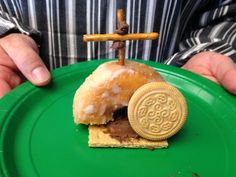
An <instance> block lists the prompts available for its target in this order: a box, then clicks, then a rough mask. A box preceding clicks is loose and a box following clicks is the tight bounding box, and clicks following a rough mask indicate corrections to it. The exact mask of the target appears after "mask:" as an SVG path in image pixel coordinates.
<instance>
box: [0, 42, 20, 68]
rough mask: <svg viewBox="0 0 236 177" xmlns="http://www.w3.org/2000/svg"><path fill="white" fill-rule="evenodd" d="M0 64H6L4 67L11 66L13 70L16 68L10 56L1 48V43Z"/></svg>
mask: <svg viewBox="0 0 236 177" xmlns="http://www.w3.org/2000/svg"><path fill="white" fill-rule="evenodd" d="M0 65H1V66H6V67H8V68H11V69H13V70H15V71H16V70H17V67H16V65H15V63H14V62H13V61H12V59H11V57H9V55H8V54H7V53H6V51H5V50H4V49H3V48H2V46H1V45H0Z"/></svg>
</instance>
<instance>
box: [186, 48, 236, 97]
mask: <svg viewBox="0 0 236 177" xmlns="http://www.w3.org/2000/svg"><path fill="white" fill-rule="evenodd" d="M182 68H183V69H186V70H189V71H191V72H195V73H197V74H200V75H202V76H204V77H206V78H208V79H210V80H212V81H214V82H216V83H218V84H220V85H222V86H223V87H224V88H225V89H226V90H228V91H229V92H230V93H232V94H236V64H235V63H234V62H233V61H232V59H230V58H229V57H227V56H224V55H221V54H218V53H215V52H202V53H199V54H196V55H195V56H193V57H192V58H191V59H190V60H189V61H188V62H187V63H186V64H185V65H183V66H182Z"/></svg>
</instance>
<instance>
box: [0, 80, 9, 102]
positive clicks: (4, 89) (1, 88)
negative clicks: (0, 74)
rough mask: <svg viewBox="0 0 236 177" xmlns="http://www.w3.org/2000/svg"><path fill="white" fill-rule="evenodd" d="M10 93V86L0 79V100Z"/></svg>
mask: <svg viewBox="0 0 236 177" xmlns="http://www.w3.org/2000/svg"><path fill="white" fill-rule="evenodd" d="M10 91H11V86H10V85H9V84H8V83H7V82H6V81H5V80H3V79H0V98H2V97H3V96H4V95H5V94H7V93H8V92H10Z"/></svg>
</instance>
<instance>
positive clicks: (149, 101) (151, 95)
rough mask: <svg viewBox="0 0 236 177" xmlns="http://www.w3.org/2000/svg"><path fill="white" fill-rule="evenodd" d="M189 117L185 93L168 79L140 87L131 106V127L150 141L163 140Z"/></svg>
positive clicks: (129, 115)
mask: <svg viewBox="0 0 236 177" xmlns="http://www.w3.org/2000/svg"><path fill="white" fill-rule="evenodd" d="M186 116H187V104H186V101H185V98H184V96H183V95H182V94H181V93H180V92H179V91H178V89H177V88H175V87H173V86H171V85H169V84H167V83H164V82H153V83H148V84H145V85H144V86H142V87H140V88H139V89H138V90H137V91H136V92H135V93H134V95H133V96H132V98H131V100H130V102H129V105H128V118H129V122H130V124H131V127H132V128H133V129H134V130H135V131H136V133H138V134H139V135H140V136H142V137H143V138H146V139H149V140H163V139H167V138H169V137H171V136H172V135H174V134H176V133H177V132H178V131H179V130H180V129H181V128H182V126H183V125H184V122H185V120H186Z"/></svg>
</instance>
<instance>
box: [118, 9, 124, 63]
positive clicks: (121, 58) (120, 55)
mask: <svg viewBox="0 0 236 177" xmlns="http://www.w3.org/2000/svg"><path fill="white" fill-rule="evenodd" d="M122 21H124V12H123V9H118V11H117V25H118V27H120V25H121V22H122ZM118 63H119V64H120V65H125V47H122V48H121V49H118Z"/></svg>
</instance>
